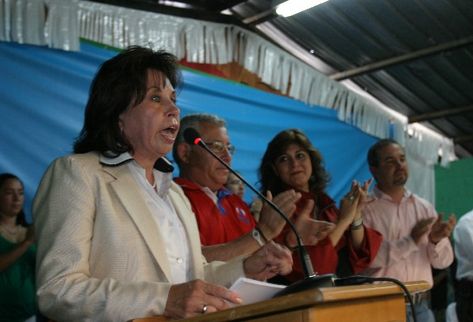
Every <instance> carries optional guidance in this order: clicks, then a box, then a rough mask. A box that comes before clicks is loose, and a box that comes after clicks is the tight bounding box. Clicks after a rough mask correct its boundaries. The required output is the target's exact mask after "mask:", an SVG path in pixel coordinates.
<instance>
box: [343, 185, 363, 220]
mask: <svg viewBox="0 0 473 322" xmlns="http://www.w3.org/2000/svg"><path fill="white" fill-rule="evenodd" d="M361 190H362V189H361V188H360V186H359V184H358V182H357V181H353V182H352V184H351V189H350V191H349V192H348V193H347V194H346V195H345V196H344V197H343V198H342V200H341V201H340V219H339V222H340V223H345V224H347V225H348V224H351V223H352V222H353V221H354V220H355V219H358V218H356V217H359V216H361V212H359V211H358V203H359V201H360V198H361Z"/></svg>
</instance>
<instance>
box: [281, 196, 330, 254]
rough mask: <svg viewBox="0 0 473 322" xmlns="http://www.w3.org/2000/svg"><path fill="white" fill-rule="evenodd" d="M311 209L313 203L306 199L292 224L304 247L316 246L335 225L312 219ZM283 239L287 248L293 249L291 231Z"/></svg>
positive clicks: (294, 244) (294, 239) (293, 239)
mask: <svg viewBox="0 0 473 322" xmlns="http://www.w3.org/2000/svg"><path fill="white" fill-rule="evenodd" d="M313 209H314V201H313V200H311V199H307V200H306V201H305V203H304V207H303V208H302V210H301V212H300V213H299V216H297V219H296V221H295V223H294V226H295V227H296V230H297V232H298V233H299V235H300V236H301V238H302V241H303V242H304V245H306V246H314V245H316V244H317V243H318V242H319V241H321V240H322V239H324V238H325V237H327V236H328V235H329V234H330V232H331V231H332V230H333V229H334V228H335V224H333V223H331V222H328V221H322V220H315V219H313V218H312V211H313ZM285 238H286V239H285V241H286V246H287V247H289V248H293V247H295V246H296V245H297V239H296V235H295V234H294V232H293V231H292V230H290V231H288V233H287V235H286V237H285Z"/></svg>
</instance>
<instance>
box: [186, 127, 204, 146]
mask: <svg viewBox="0 0 473 322" xmlns="http://www.w3.org/2000/svg"><path fill="white" fill-rule="evenodd" d="M183 135H184V140H185V141H186V143H188V144H190V145H194V144H198V143H199V142H198V141H197V142H196V139H200V134H199V132H197V130H196V129H194V128H193V127H188V128H187V129H185V130H184V133H183Z"/></svg>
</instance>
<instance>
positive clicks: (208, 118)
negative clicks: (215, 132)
mask: <svg viewBox="0 0 473 322" xmlns="http://www.w3.org/2000/svg"><path fill="white" fill-rule="evenodd" d="M180 123H181V126H180V128H179V133H178V134H177V137H176V142H174V146H173V149H172V156H173V158H174V161H175V162H176V163H177V165H178V167H179V168H180V167H181V162H180V160H179V156H178V155H177V146H178V145H179V144H181V143H182V142H185V140H184V131H185V130H186V129H188V128H190V127H192V128H194V129H196V130H197V132H200V130H201V126H202V125H203V124H206V125H212V126H216V127H226V125H227V123H226V122H225V121H224V120H223V119H221V118H220V117H218V116H216V115H213V114H206V113H197V114H189V115H186V116H184V117H183V118H182V119H181V122H180Z"/></svg>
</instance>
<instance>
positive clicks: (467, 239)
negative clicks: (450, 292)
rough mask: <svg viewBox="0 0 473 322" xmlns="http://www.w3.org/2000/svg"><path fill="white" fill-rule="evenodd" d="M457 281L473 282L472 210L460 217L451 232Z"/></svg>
mask: <svg viewBox="0 0 473 322" xmlns="http://www.w3.org/2000/svg"><path fill="white" fill-rule="evenodd" d="M453 240H454V241H455V256H456V258H457V273H456V274H457V275H456V278H457V279H458V280H460V279H462V278H466V279H467V280H470V281H473V250H472V248H473V210H471V211H470V212H468V213H466V214H464V215H463V216H461V217H460V220H459V221H458V223H457V225H456V227H455V230H454V231H453Z"/></svg>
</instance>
